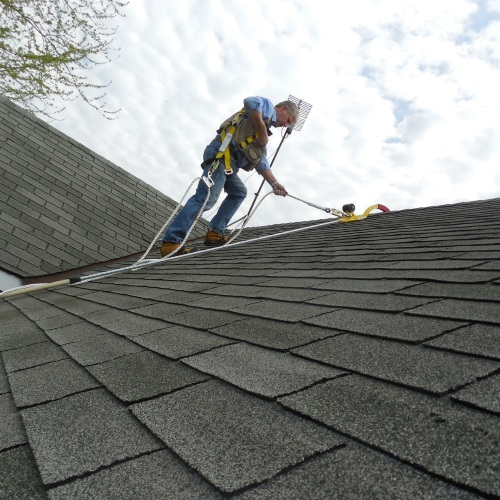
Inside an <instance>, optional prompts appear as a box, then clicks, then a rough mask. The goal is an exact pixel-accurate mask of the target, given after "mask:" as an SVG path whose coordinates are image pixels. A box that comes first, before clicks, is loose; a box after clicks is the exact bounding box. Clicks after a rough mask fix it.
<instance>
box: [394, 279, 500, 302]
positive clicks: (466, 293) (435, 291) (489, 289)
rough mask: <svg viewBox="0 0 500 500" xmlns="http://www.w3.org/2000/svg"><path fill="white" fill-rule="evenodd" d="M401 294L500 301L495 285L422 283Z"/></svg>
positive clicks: (499, 294)
mask: <svg viewBox="0 0 500 500" xmlns="http://www.w3.org/2000/svg"><path fill="white" fill-rule="evenodd" d="M399 293H402V294H405V295H415V296H424V297H438V298H443V297H447V298H455V299H468V298H470V297H474V298H476V299H477V300H480V299H484V300H496V301H500V291H499V290H497V289H496V288H495V286H494V285H493V284H486V285H484V284H483V285H474V284H473V285H469V284H452V283H422V284H420V285H417V286H413V287H411V288H407V289H406V290H401V291H400V292H399Z"/></svg>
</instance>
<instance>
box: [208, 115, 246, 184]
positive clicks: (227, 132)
mask: <svg viewBox="0 0 500 500" xmlns="http://www.w3.org/2000/svg"><path fill="white" fill-rule="evenodd" d="M245 112H246V110H245V108H243V109H242V110H241V111H240V112H239V113H238V114H237V115H236V116H235V118H234V120H233V121H232V122H231V123H230V124H229V125H228V126H227V127H226V128H225V129H223V130H222V131H221V139H222V144H221V145H220V148H219V151H218V152H217V154H216V155H215V161H217V160H220V159H221V158H222V157H223V156H224V168H225V169H226V175H230V174H232V173H233V169H232V167H231V151H230V149H229V143H230V142H231V138H232V137H233V134H234V132H235V130H236V127H237V126H238V125H239V124H240V122H241V120H242V119H243V115H244V114H245Z"/></svg>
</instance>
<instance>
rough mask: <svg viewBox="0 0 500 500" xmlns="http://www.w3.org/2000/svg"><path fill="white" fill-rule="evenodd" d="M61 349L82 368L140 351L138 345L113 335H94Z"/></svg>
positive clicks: (65, 345)
mask: <svg viewBox="0 0 500 500" xmlns="http://www.w3.org/2000/svg"><path fill="white" fill-rule="evenodd" d="M62 347H63V349H64V350H65V351H66V352H67V353H68V354H69V355H70V356H71V357H72V358H73V359H74V360H75V361H77V362H78V363H80V364H81V365H83V366H89V365H94V364H96V363H103V362H104V361H111V360H113V359H116V358H119V357H121V356H125V355H126V354H132V353H134V352H139V351H142V350H143V349H142V348H141V347H139V346H138V345H136V344H134V343H133V342H130V340H127V339H124V338H123V337H120V336H118V335H115V334H111V333H110V334H107V335H96V336H95V337H94V338H92V339H87V340H81V341H79V342H73V343H71V344H64V345H63V346H62Z"/></svg>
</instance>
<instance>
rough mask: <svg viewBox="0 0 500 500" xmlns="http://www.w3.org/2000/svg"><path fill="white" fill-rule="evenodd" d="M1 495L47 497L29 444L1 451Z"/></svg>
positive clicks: (33, 498) (34, 498)
mask: <svg viewBox="0 0 500 500" xmlns="http://www.w3.org/2000/svg"><path fill="white" fill-rule="evenodd" d="M0 496H1V497H2V498H4V499H21V498H26V499H30V500H43V499H45V498H47V494H46V492H45V489H44V488H43V485H42V481H41V479H40V475H39V474H38V470H37V467H36V463H35V460H34V459H33V455H32V453H31V450H30V449H29V447H28V446H19V447H18V448H14V449H13V450H8V451H5V452H3V453H0Z"/></svg>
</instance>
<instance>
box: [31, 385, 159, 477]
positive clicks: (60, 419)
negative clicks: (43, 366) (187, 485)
mask: <svg viewBox="0 0 500 500" xmlns="http://www.w3.org/2000/svg"><path fill="white" fill-rule="evenodd" d="M22 417H23V422H24V425H25V427H26V432H27V434H28V437H29V440H30V445H31V447H32V449H33V453H34V455H35V458H36V461H37V463H38V467H39V470H40V475H41V477H42V480H43V482H44V483H45V484H50V483H55V482H59V481H64V480H66V479H69V478H71V477H74V476H78V475H81V474H84V473H86V472H90V471H95V470H97V469H99V468H100V467H103V466H105V465H109V464H112V463H114V462H116V461H118V460H124V459H126V458H131V457H134V456H137V455H140V454H142V453H145V452H149V451H153V450H157V449H159V448H160V444H159V442H158V441H157V440H156V439H154V438H153V436H151V435H150V434H149V433H148V432H147V431H145V430H144V428H143V427H141V426H140V425H138V423H137V421H136V420H135V419H134V418H133V417H132V415H130V414H129V413H128V412H127V411H126V410H125V408H124V407H123V406H122V405H121V404H120V403H118V402H117V401H116V400H115V399H114V398H112V397H111V396H110V395H109V394H107V393H106V392H105V391H104V390H103V389H95V390H92V391H87V392H83V393H79V394H75V395H73V396H68V397H66V398H63V399H60V400H58V401H54V402H52V403H47V404H44V405H40V406H35V407H33V408H27V409H25V410H23V411H22Z"/></svg>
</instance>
